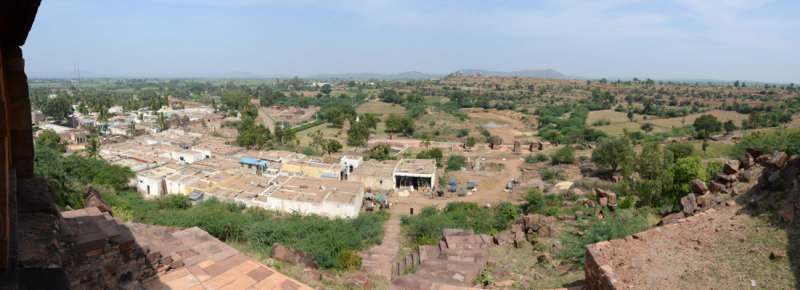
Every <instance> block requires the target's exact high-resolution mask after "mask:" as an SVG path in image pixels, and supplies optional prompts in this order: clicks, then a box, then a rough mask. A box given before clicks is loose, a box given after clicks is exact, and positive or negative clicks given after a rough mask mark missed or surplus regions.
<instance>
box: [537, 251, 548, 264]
mask: <svg viewBox="0 0 800 290" xmlns="http://www.w3.org/2000/svg"><path fill="white" fill-rule="evenodd" d="M536 261H537V262H539V263H545V262H550V253H548V252H544V253H541V254H539V255H537V256H536Z"/></svg>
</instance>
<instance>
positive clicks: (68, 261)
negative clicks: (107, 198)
mask: <svg viewBox="0 0 800 290" xmlns="http://www.w3.org/2000/svg"><path fill="white" fill-rule="evenodd" d="M63 216H64V218H63V219H62V220H61V231H60V233H59V246H60V253H61V257H62V262H61V266H62V267H63V268H64V269H65V270H66V273H67V277H68V278H69V281H70V287H72V288H75V289H100V288H106V289H108V288H111V287H113V286H115V285H121V284H125V283H127V282H131V281H133V280H139V281H142V280H146V279H147V278H149V277H152V276H153V275H154V274H155V273H156V272H155V271H154V270H153V268H152V266H150V265H152V264H153V263H154V262H157V261H152V258H153V256H154V255H152V254H151V255H147V254H145V253H144V251H143V250H142V249H141V248H137V247H136V245H135V241H134V237H133V235H132V234H131V232H130V231H127V230H125V229H124V228H123V227H120V226H119V224H117V223H116V221H114V220H113V219H112V218H111V216H110V215H108V213H101V212H100V211H99V210H98V209H97V208H95V207H91V208H86V209H83V210H74V211H68V212H64V213H63ZM148 258H151V259H148ZM146 265H147V266H146Z"/></svg>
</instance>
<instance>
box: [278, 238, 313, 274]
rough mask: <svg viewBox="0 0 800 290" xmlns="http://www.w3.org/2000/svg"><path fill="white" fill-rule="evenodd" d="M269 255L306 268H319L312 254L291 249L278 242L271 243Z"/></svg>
mask: <svg viewBox="0 0 800 290" xmlns="http://www.w3.org/2000/svg"><path fill="white" fill-rule="evenodd" d="M269 255H270V257H272V258H274V259H276V260H280V261H284V262H289V263H292V264H301V265H304V266H305V267H306V268H311V269H318V268H319V264H317V260H316V259H314V255H313V254H311V253H309V252H306V251H302V250H297V249H292V248H289V247H286V246H283V245H281V244H278V243H275V244H272V251H270V253H269Z"/></svg>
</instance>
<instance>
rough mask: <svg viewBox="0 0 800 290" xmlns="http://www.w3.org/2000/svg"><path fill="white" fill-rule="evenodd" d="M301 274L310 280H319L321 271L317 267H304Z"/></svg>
mask: <svg viewBox="0 0 800 290" xmlns="http://www.w3.org/2000/svg"><path fill="white" fill-rule="evenodd" d="M303 276H305V277H306V278H308V279H310V280H312V281H319V280H321V279H322V272H320V271H319V270H317V269H311V268H305V269H303Z"/></svg>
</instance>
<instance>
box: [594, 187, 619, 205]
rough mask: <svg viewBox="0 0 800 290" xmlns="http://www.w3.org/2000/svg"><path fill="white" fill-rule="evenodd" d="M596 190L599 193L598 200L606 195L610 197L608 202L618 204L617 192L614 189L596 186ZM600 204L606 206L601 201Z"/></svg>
mask: <svg viewBox="0 0 800 290" xmlns="http://www.w3.org/2000/svg"><path fill="white" fill-rule="evenodd" d="M594 192H595V193H597V201H598V202H599V201H600V198H603V197H605V198H608V199H607V201H608V203H611V204H616V203H617V194H616V193H614V192H613V191H610V190H603V189H600V188H595V189H594ZM600 204H601V205H602V206H605V204H602V203H600Z"/></svg>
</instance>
